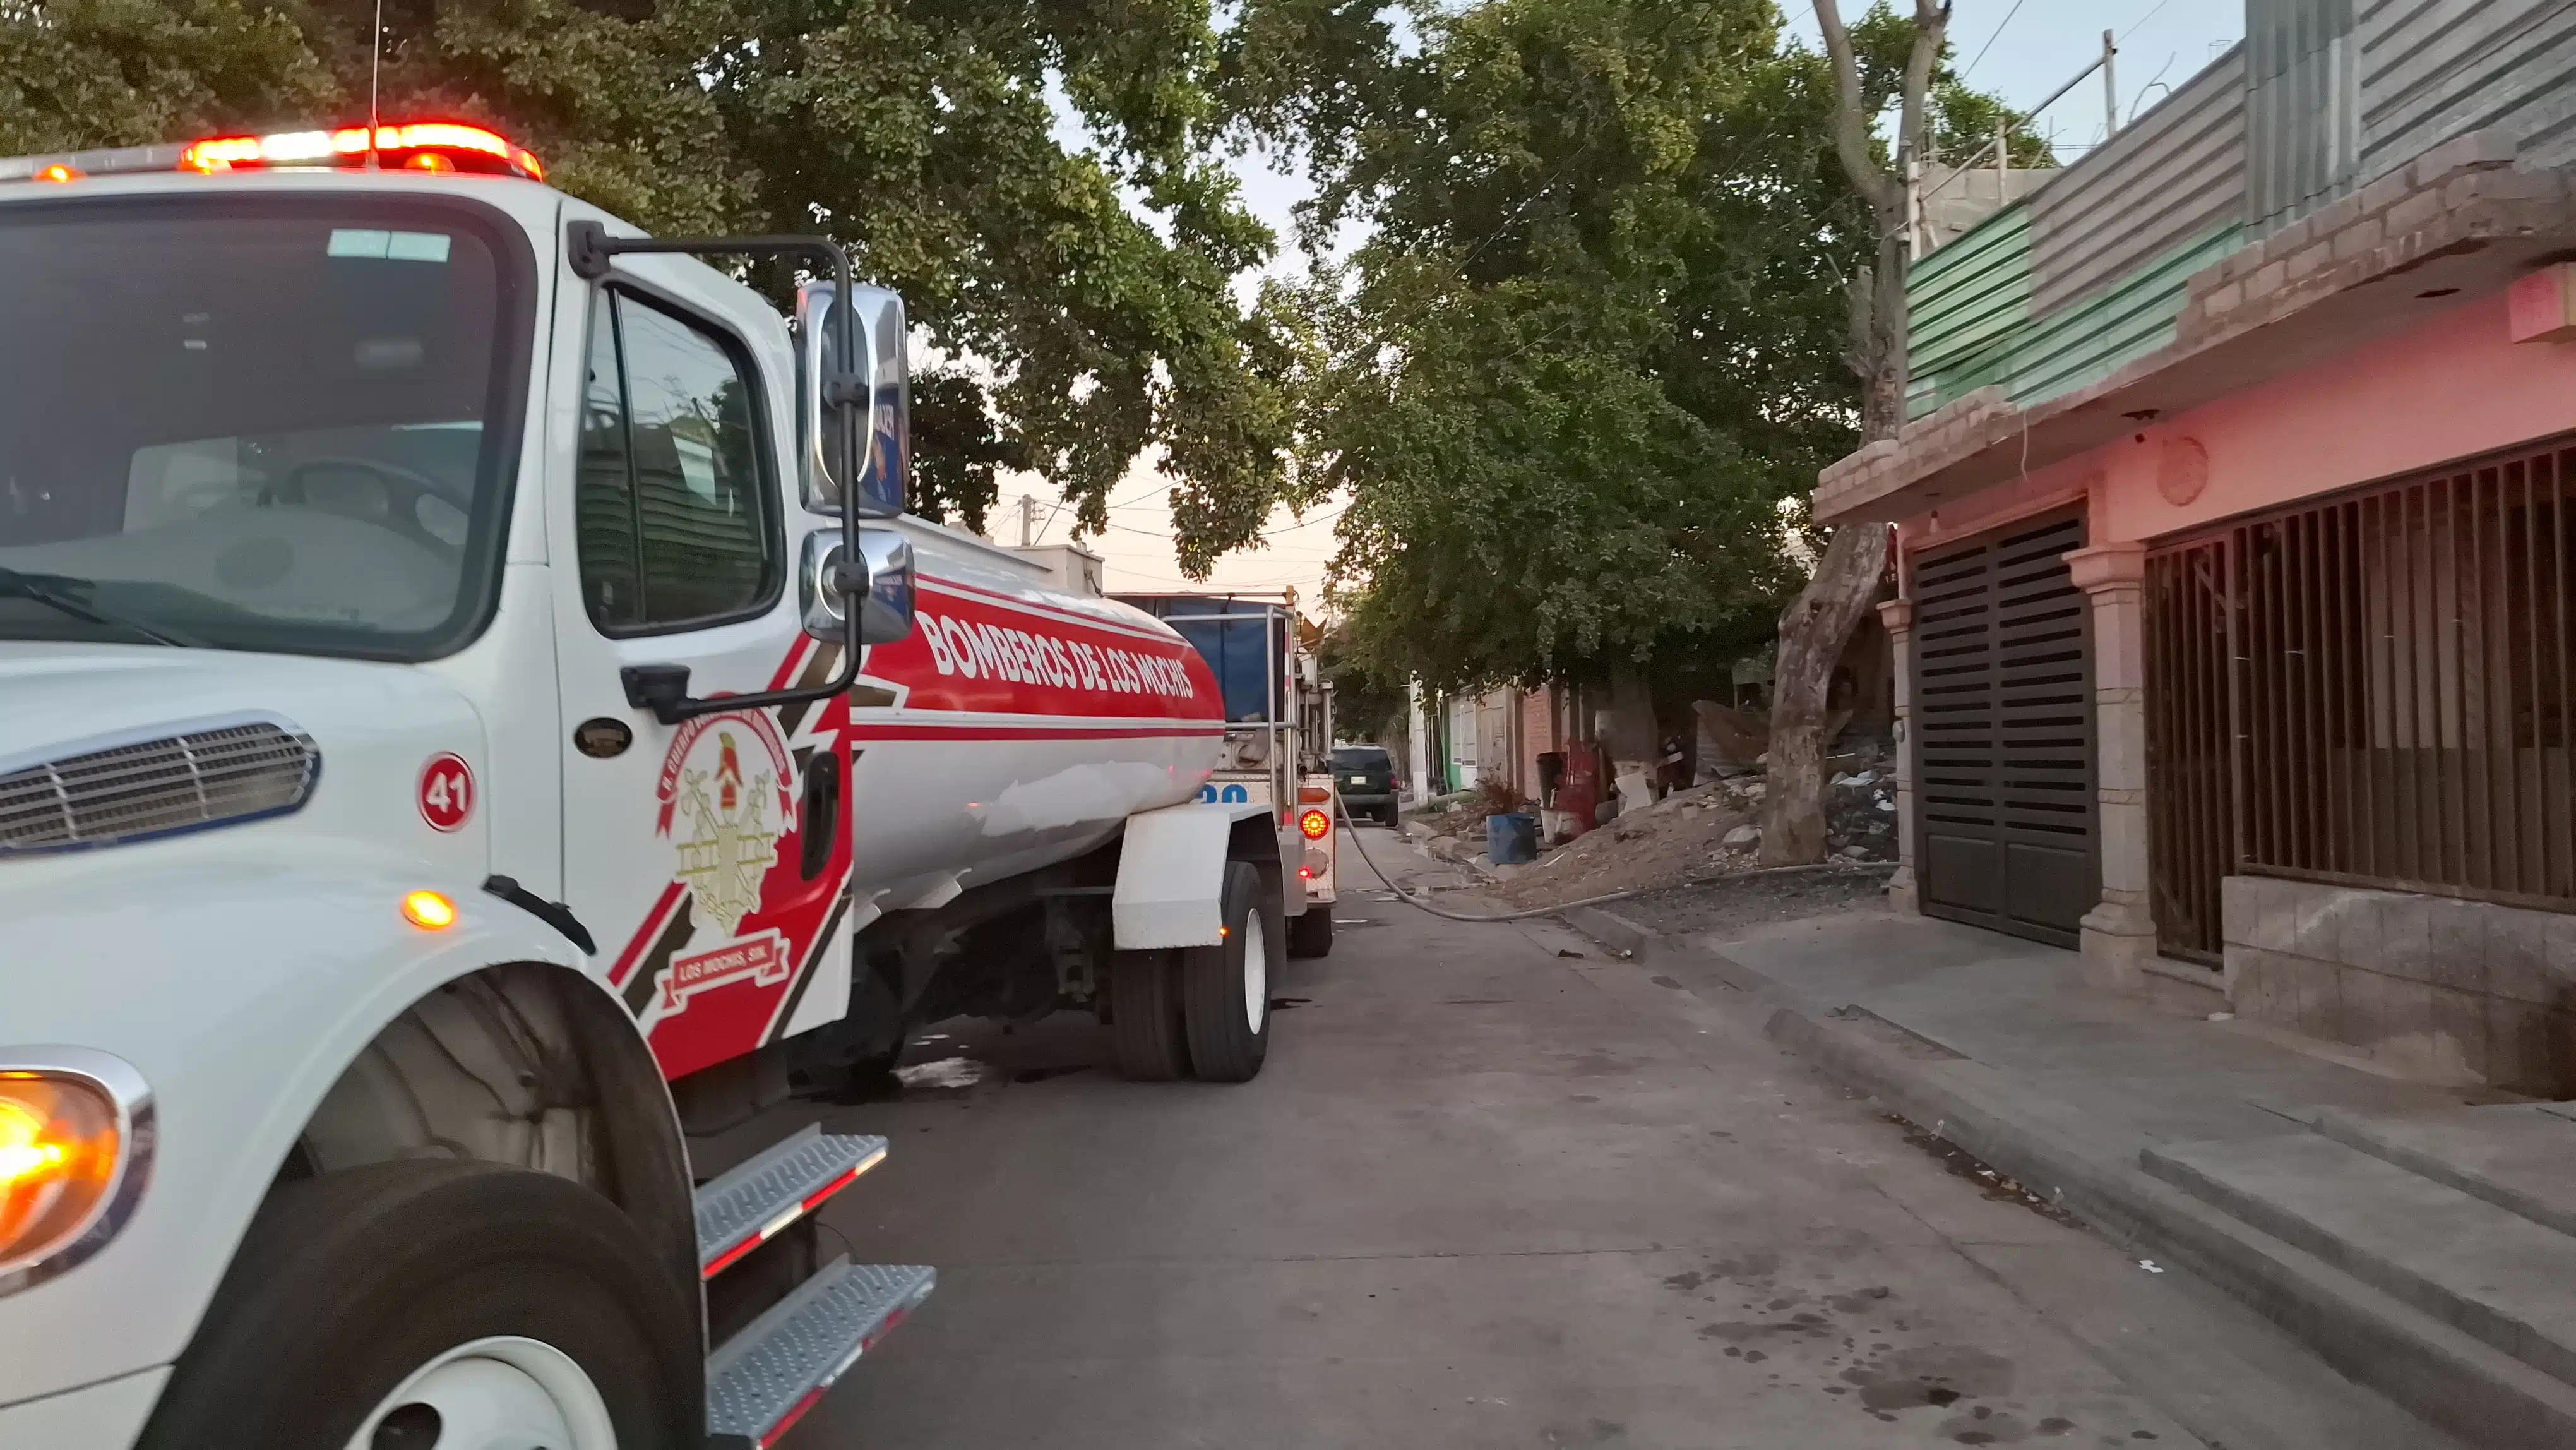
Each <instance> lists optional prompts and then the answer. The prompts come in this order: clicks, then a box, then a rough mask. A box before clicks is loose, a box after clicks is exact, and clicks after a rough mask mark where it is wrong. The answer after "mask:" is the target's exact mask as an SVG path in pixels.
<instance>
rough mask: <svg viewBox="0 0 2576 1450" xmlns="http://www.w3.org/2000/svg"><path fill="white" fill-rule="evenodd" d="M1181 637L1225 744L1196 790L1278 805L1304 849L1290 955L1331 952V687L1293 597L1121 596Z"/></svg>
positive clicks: (1337, 839) (1335, 886)
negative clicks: (1213, 698) (1219, 706)
mask: <svg viewBox="0 0 2576 1450" xmlns="http://www.w3.org/2000/svg"><path fill="white" fill-rule="evenodd" d="M1117 598H1118V599H1120V600H1121V601H1123V602H1125V603H1128V604H1132V605H1134V606H1136V607H1137V608H1138V609H1141V610H1143V611H1145V612H1146V613H1148V614H1150V615H1152V616H1154V617H1155V618H1156V619H1159V620H1161V621H1162V622H1163V623H1165V624H1167V625H1170V626H1171V627H1172V628H1174V629H1176V630H1178V631H1180V635H1181V638H1183V639H1185V640H1187V641H1189V644H1190V647H1191V648H1192V649H1194V650H1197V651H1198V653H1199V657H1200V658H1201V659H1203V660H1205V661H1207V665H1208V669H1209V670H1210V672H1211V673H1213V674H1214V675H1215V676H1216V681H1217V696H1218V699H1219V700H1221V701H1222V702H1223V705H1224V710H1225V745H1224V748H1223V750H1222V752H1221V753H1220V755H1219V756H1218V759H1217V768H1216V772H1215V773H1214V774H1213V775H1211V776H1210V777H1209V778H1208V783H1207V784H1205V785H1203V786H1201V787H1199V799H1200V800H1201V801H1204V802H1207V803H1209V804H1228V805H1241V804H1255V805H1271V804H1276V805H1277V806H1278V808H1279V810H1280V812H1281V818H1282V819H1283V820H1284V821H1286V822H1288V823H1291V824H1293V825H1294V826H1295V827H1296V830H1297V834H1298V837H1299V838H1300V839H1301V840H1302V841H1303V842H1304V846H1303V850H1302V854H1301V856H1300V857H1299V859H1298V863H1297V875H1298V877H1299V879H1300V880H1301V881H1303V883H1304V887H1305V892H1306V902H1307V906H1306V910H1305V912H1304V913H1303V914H1301V915H1299V916H1296V917H1293V918H1291V919H1290V921H1289V923H1288V955H1290V956H1292V957H1320V956H1325V955H1328V954H1330V953H1331V951H1332V950H1333V903H1334V902H1335V901H1336V900H1337V899H1338V898H1339V895H1340V879H1341V877H1340V871H1341V835H1340V832H1339V829H1338V828H1339V826H1340V824H1341V820H1342V811H1341V805H1340V801H1339V788H1338V786H1337V785H1336V783H1335V778H1334V776H1333V768H1332V759H1331V756H1330V751H1331V747H1332V740H1333V682H1332V681H1330V680H1327V679H1324V678H1323V677H1322V672H1321V670H1320V669H1319V667H1318V664H1317V661H1316V659H1315V656H1314V654H1313V652H1312V651H1310V650H1308V649H1307V648H1306V641H1305V639H1304V638H1303V637H1302V636H1301V635H1300V633H1299V624H1300V621H1299V620H1298V618H1297V610H1296V603H1295V596H1294V595H1293V594H1291V595H1274V596H1268V597H1264V596H1259V595H1248V594H1242V593H1230V594H1208V593H1195V594H1120V595H1118V596H1117Z"/></svg>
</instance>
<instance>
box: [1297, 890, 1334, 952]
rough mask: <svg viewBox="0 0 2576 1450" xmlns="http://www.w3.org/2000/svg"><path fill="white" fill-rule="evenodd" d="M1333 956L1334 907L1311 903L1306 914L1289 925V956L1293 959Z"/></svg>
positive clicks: (1320, 902)
mask: <svg viewBox="0 0 2576 1450" xmlns="http://www.w3.org/2000/svg"><path fill="white" fill-rule="evenodd" d="M1332 954H1333V907H1332V903H1331V902H1327V901H1310V902H1308V903H1306V914H1305V915H1304V916H1300V917H1296V918H1294V919H1292V920H1291V921H1290V922H1289V923H1288V955H1290V956H1292V957H1328V956H1331V955H1332Z"/></svg>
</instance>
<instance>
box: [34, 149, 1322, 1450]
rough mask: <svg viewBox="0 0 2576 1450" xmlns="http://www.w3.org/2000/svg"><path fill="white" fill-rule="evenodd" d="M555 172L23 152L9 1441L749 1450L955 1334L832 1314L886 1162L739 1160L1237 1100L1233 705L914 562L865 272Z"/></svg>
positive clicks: (480, 162) (1239, 838)
mask: <svg viewBox="0 0 2576 1450" xmlns="http://www.w3.org/2000/svg"><path fill="white" fill-rule="evenodd" d="M542 176H543V171H542V166H541V163H539V161H538V160H537V158H535V157H534V156H532V155H530V154H529V153H527V152H526V151H525V150H524V149H523V148H520V147H517V146H516V145H514V144H512V143H510V142H509V141H507V140H506V139H504V138H501V137H499V136H497V135H494V134H492V133H490V132H488V131H483V130H480V129H477V128H473V127H466V126H457V125H449V124H427V125H389V126H382V127H378V128H375V129H373V130H370V129H369V128H367V127H355V128H343V129H342V130H339V131H332V132H302V133H289V134H282V135H276V136H265V137H223V138H210V139H207V140H202V141H198V142H195V143H190V144H187V145H174V146H170V147H158V148H143V149H138V150H129V151H119V152H106V153H91V154H83V155H72V156H58V157H37V158H27V159H21V160H18V161H0V337H5V338H6V339H8V346H7V347H6V349H5V350H0V943H5V945H0V1343H6V1344H7V1345H9V1346H10V1350H9V1353H7V1354H6V1355H0V1446H6V1447H9V1450H18V1447H21V1446H26V1447H42V1450H55V1447H91V1446H98V1447H124V1446H129V1445H147V1446H152V1447H179V1446H213V1445H226V1446H230V1445H242V1446H251V1445H259V1446H281V1447H283V1446H298V1447H301V1446H329V1447H339V1446H347V1447H351V1450H391V1447H404V1450H414V1447H421V1446H440V1445H446V1446H450V1447H457V1446H485V1445H492V1444H511V1445H518V1444H529V1445H545V1446H549V1447H556V1450H602V1447H609V1446H620V1447H637V1446H645V1447H654V1446H679V1445H689V1446H698V1445H708V1444H722V1445H759V1446H767V1445H770V1444H772V1443H774V1442H775V1441H776V1440H777V1439H778V1437H779V1436H781V1435H783V1434H784V1433H785V1432H786V1429H787V1427H788V1426H790V1425H792V1424H793V1423H794V1422H795V1420H796V1418H797V1417H798V1416H800V1415H802V1414H803V1413H804V1412H805V1411H806V1410H807V1409H809V1408H810V1407H811V1406H812V1405H813V1403H814V1402H815V1401H816V1400H817V1399H818V1398H819V1397H820V1396H821V1395H822V1393H823V1392H824V1390H825V1389H827V1388H828V1386H829V1385H830V1384H831V1383H832V1382H833V1381H834V1380H835V1379H836V1378H837V1377H838V1376H839V1375H841V1374H842V1373H843V1372H845V1371H847V1370H848V1369H849V1368H850V1367H851V1365H852V1364H853V1362H855V1361H856V1360H857V1359H858V1358H860V1357H861V1355H862V1354H863V1353H864V1351H865V1350H866V1349H867V1348H868V1347H869V1346H870V1345H872V1344H873V1343H875V1342H876V1340H877V1339H878V1338H879V1337H880V1336H882V1335H883V1334H884V1333H886V1332H887V1331H888V1330H889V1329H891V1328H892V1327H893V1325H894V1324H895V1323H897V1322H898V1321H899V1320H900V1319H901V1318H902V1317H903V1316H904V1315H905V1314H907V1313H909V1312H910V1311H911V1310H912V1309H914V1308H915V1307H916V1306H918V1305H920V1304H921V1303H922V1302H923V1300H924V1299H925V1298H926V1296H927V1295H928V1294H929V1293H930V1290H931V1288H932V1286H933V1283H934V1276H933V1274H932V1272H931V1271H930V1270H929V1269H928V1268H925V1267H918V1266H906V1265H903V1264H900V1263H883V1264H864V1263H852V1262H847V1261H835V1262H832V1263H823V1262H821V1257H822V1256H821V1255H820V1253H819V1252H818V1250H817V1248H816V1240H815V1238H814V1236H813V1234H812V1229H811V1225H812V1220H811V1218H810V1214H811V1213H812V1211H813V1210H814V1209H816V1208H817V1207H819V1206H820V1205H821V1204H823V1203H824V1202H825V1201H827V1200H828V1199H829V1198H830V1197H831V1196H832V1195H833V1194H835V1193H837V1192H839V1191H840V1190H842V1189H843V1188H845V1187H847V1186H848V1185H849V1184H850V1183H851V1182H852V1181H854V1180H855V1179H857V1178H858V1177H859V1176H860V1175H862V1174H863V1173H865V1172H866V1170H867V1169H868V1168H870V1167H872V1166H873V1165H874V1164H875V1163H876V1162H877V1161H879V1160H880V1159H881V1158H882V1157H883V1156H884V1153H885V1149H886V1145H885V1143H884V1141H883V1140H882V1139H881V1138H876V1137H872V1136H869V1135H865V1134H858V1133H823V1132H820V1131H817V1130H814V1129H811V1128H807V1129H805V1130H803V1131H798V1132H794V1133H791V1134H789V1135H787V1136H785V1137H783V1138H780V1139H778V1140H777V1141H775V1142H772V1143H770V1144H768V1145H766V1146H764V1147H762V1148H760V1149H758V1150H757V1151H755V1152H752V1153H751V1154H750V1155H749V1156H748V1157H744V1156H742V1155H741V1153H740V1152H739V1151H737V1152H736V1153H735V1154H733V1155H731V1156H730V1157H724V1156H719V1155H718V1154H716V1152H715V1150H714V1149H713V1148H712V1147H711V1146H710V1141H711V1137H712V1134H713V1132H714V1130H715V1129H716V1128H718V1127H722V1126H726V1125H730V1124H732V1123H735V1122H738V1121H740V1120H741V1119H742V1118H743V1116H744V1115H745V1114H746V1113H747V1112H750V1111H752V1110H756V1109H759V1108H763V1107H768V1106H773V1105H776V1104H778V1103H781V1102H783V1101H786V1100H788V1099H789V1098H790V1097H792V1096H793V1095H794V1094H795V1093H796V1092H798V1091H800V1090H803V1089H811V1088H828V1087H831V1086H833V1085H835V1084H836V1083H841V1082H846V1080H847V1079H848V1078H849V1077H850V1076H851V1075H853V1074H858V1073H866V1072H872V1071H881V1070H882V1069H883V1067H884V1066H886V1065H887V1064H889V1063H890V1062H891V1061H892V1059H893V1055H894V1054H895V1053H898V1052H900V1051H901V1049H902V1046H903V1043H904V1041H905V1038H906V1034H907V1033H908V1032H909V1030H910V1029H911V1028H912V1027H914V1026H917V1025H918V1024H919V1023H921V1022H924V1021H928V1020H932V1019H934V1018H936V1017H940V1016H945V1015H951V1014H955V1013H961V1012H963V1013H979V1014H983V1015H989V1016H1004V1017H1014V1016H1030V1015H1036V1014H1038V1013H1042V1012H1047V1011H1053V1010H1057V1009H1059V1008H1065V1007H1071V1008H1075V1009H1079V1010H1088V1011H1091V1012H1093V1013H1095V1014H1096V1015H1098V1016H1099V1017H1101V1018H1102V1019H1103V1021H1104V1022H1105V1023H1106V1024H1107V1025H1108V1027H1109V1029H1110V1037H1111V1042H1112V1047H1113V1051H1114V1054H1115V1056H1116V1058H1117V1060H1118V1062H1119V1065H1120V1066H1121V1067H1123V1068H1125V1069H1126V1070H1127V1071H1129V1072H1130V1073H1132V1074H1135V1075H1138V1076H1145V1077H1172V1076H1182V1075H1195V1076H1199V1077H1203V1078H1212V1079H1220V1080H1231V1081H1240V1080H1242V1079H1245V1078H1248V1077H1250V1076H1252V1075H1253V1074H1254V1073H1256V1072H1257V1071H1259V1069H1260V1066H1261V1063H1262V1061H1263V1059H1264V1057H1265V1055H1266V1053H1267V1050H1268V1044H1269V1013H1268V998H1267V995H1266V990H1267V988H1266V984H1267V981H1268V974H1269V973H1270V971H1271V970H1272V969H1273V968H1272V965H1271V956H1272V955H1273V953H1274V952H1275V951H1276V950H1277V947H1278V944H1279V943H1280V942H1281V939H1282V937H1283V935H1284V931H1285V928H1284V925H1283V923H1284V919H1285V916H1286V914H1287V913H1286V910H1285V906H1284V904H1283V903H1285V902H1287V901H1288V900H1289V899H1290V897H1289V893H1290V892H1291V891H1292V890H1293V886H1292V885H1291V883H1293V882H1294V881H1295V880H1296V870H1297V866H1296V862H1295V861H1294V859H1292V857H1291V855H1290V852H1289V848H1288V847H1287V846H1286V845H1285V844H1283V841H1282V837H1281V834H1280V833H1279V832H1278V831H1277V829H1276V822H1275V820H1274V818H1273V817H1272V816H1271V815H1270V814H1269V812H1268V811H1266V810H1262V809H1250V808H1244V807H1228V806H1225V805H1223V804H1215V805H1211V804H1203V803H1199V802H1198V801H1197V799H1196V798H1197V796H1198V794H1199V791H1200V788H1201V786H1202V784H1203V783H1204V782H1205V781H1206V779H1207V778H1208V776H1209V775H1210V774H1211V772H1212V771H1213V770H1214V769H1215V767H1216V765H1217V763H1218V755H1219V752H1220V750H1221V748H1222V744H1223V736H1224V724H1223V719H1222V716H1221V713H1220V709H1219V706H1218V704H1217V700H1216V695H1217V692H1216V689H1215V683H1214V680H1213V678H1212V677H1211V676H1210V675H1209V674H1208V672H1207V670H1206V668H1205V666H1204V664H1203V663H1198V662H1197V656H1196V655H1195V654H1194V653H1193V652H1192V651H1191V650H1189V648H1188V647H1187V646H1186V645H1185V644H1184V643H1183V642H1182V641H1181V640H1180V638H1179V637H1178V636H1177V635H1175V634H1174V633H1173V632H1172V631H1171V630H1170V629H1168V628H1166V627H1164V626H1162V625H1160V624H1158V623H1157V622H1155V621H1154V620H1152V619H1151V618H1150V617H1148V616H1147V615H1145V614H1143V613H1142V612H1140V611H1137V610H1134V609H1130V608H1127V607H1125V606H1123V605H1119V604H1116V603H1114V602H1111V601H1107V600H1101V599H1096V598H1095V599H1085V598H1078V597H1071V596H1067V595H1064V594H1060V593H1057V592H1055V591H1053V590H1051V589H1050V588H1048V587H1047V582H1046V581H1045V579H1044V578H1043V577H1041V574H1040V571H1038V570H1036V569H1035V568H1034V567H1033V566H1031V565H1028V564H1027V563H1026V562H1025V561H1020V560H1015V559H1013V558H1012V557H1010V556H1009V555H1008V554H1007V553H1006V552H1004V551H1001V550H998V549H994V548H991V547H990V546H987V545H984V544H982V543H981V542H979V541H976V540H973V539H971V538H968V537H967V536H964V535H962V534H958V533H954V532H952V531H949V530H945V529H941V528H938V527H936V526H933V525H929V524H925V523H923V522H921V521H919V520H915V519H910V518H906V517H903V516H901V509H902V501H903V487H904V478H905V475H906V472H907V468H908V457H907V453H908V447H909V443H908V406H909V405H908V398H907V396H906V387H907V383H906V372H905V367H906V364H905V357H906V326H905V321H904V317H903V311H902V304H901V302H900V300H899V299H898V298H896V297H895V296H894V295H893V294H891V293H888V292H884V291H882V290H878V289H872V288H863V287H858V286H856V285H854V284H853V283H852V281H851V279H850V278H849V276H848V273H847V265H848V264H847V262H846V260H845V259H843V257H842V254H841V253H840V251H839V249H838V248H837V247H835V246H833V245H832V244H830V243H828V242H825V241H822V240H821V239H816V238H796V239H715V240H711V241H707V242H685V241H683V242H654V241H649V240H647V239H644V238H642V237H640V236H639V235H638V234H636V233H635V231H634V229H633V228H631V227H628V226H626V225H624V224H623V223H620V222H618V221H617V220H616V219H615V218H613V217H610V216H608V215H606V214H605V213H602V212H600V211H598V210H597V209H595V208H592V207H590V206H587V205H586V204H584V203H582V202H580V201H578V200H576V199H574V198H572V197H569V196H566V195H564V194H562V193H560V192H557V191H555V190H552V189H551V188H549V187H547V186H545V185H544V184H543V183H542ZM701 257H705V258H709V259H712V260H713V261H716V262H719V263H723V264H725V265H734V264H737V263H740V262H742V261H743V260H745V259H746V258H749V259H753V260H759V261H768V262H775V263H779V264H782V265H790V266H794V267H798V268H801V269H802V272H803V275H804V276H805V277H806V278H807V282H806V285H805V286H804V287H803V288H802V290H801V293H800V298H799V302H798V306H797V311H798V314H799V315H798V318H797V320H796V322H795V324H794V325H792V326H791V325H790V323H789V322H788V321H787V320H786V319H785V318H783V317H782V316H781V315H780V313H779V311H778V310H777V309H775V308H773V307H772V306H771V305H770V304H769V302H768V301H767V300H766V299H764V298H763V297H762V295H761V294H759V293H758V292H755V291H754V290H752V289H751V288H750V287H748V286H745V285H743V283H741V282H740V281H737V280H736V279H735V278H734V277H733V276H731V275H728V274H727V273H726V272H724V271H721V270H719V269H718V267H717V266H712V265H709V262H708V261H706V260H700V258H701ZM863 520H864V521H865V522H864V523H863V522H862V521H863ZM1299 904H1300V905H1302V902H1300V903H1299ZM861 1247H862V1250H863V1251H866V1252H869V1253H870V1256H871V1257H889V1258H899V1257H900V1247H901V1246H900V1245H890V1244H889V1245H863V1246H861Z"/></svg>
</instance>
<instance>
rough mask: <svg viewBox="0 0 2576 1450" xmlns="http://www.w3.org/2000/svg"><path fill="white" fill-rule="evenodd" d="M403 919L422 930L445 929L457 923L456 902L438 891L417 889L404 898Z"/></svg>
mask: <svg viewBox="0 0 2576 1450" xmlns="http://www.w3.org/2000/svg"><path fill="white" fill-rule="evenodd" d="M402 914H403V920H405V921H407V922H410V923H411V924H412V925H414V926H416V927H419V928H420V929H421V930H422V931H445V930H447V929H448V928H449V927H451V926H454V925H456V903H455V902H453V901H450V900H448V899H447V898H446V896H444V895H442V894H440V893H439V892H436V891H415V892H413V893H411V894H410V895H409V896H406V897H404V898H403V899H402Z"/></svg>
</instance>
